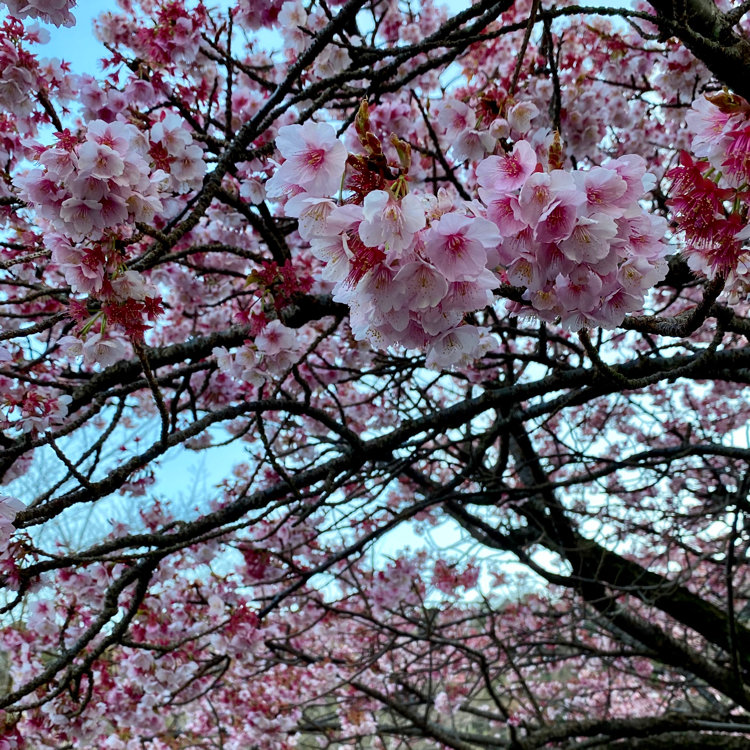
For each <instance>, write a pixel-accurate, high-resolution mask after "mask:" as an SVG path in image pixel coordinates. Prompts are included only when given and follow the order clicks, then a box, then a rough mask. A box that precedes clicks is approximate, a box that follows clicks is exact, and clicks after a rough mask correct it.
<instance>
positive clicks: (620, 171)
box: [267, 103, 667, 368]
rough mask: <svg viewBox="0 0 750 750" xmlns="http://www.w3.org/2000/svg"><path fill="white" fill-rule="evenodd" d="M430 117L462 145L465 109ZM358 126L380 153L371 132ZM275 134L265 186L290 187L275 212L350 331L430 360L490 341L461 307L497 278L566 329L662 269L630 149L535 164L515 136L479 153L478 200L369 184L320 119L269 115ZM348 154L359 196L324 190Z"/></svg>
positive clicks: (643, 286)
mask: <svg viewBox="0 0 750 750" xmlns="http://www.w3.org/2000/svg"><path fill="white" fill-rule="evenodd" d="M459 104H460V103H459ZM534 114H535V108H533V107H527V108H522V107H519V106H517V107H516V108H515V109H514V111H513V113H512V114H511V115H510V117H511V120H512V121H513V122H517V123H518V125H517V128H518V129H521V128H528V122H529V121H530V120H531V119H532V118H533V116H534ZM439 120H442V122H443V127H444V128H446V130H448V131H450V132H453V133H454V135H456V136H459V135H461V136H462V137H463V138H464V145H462V146H461V147H460V148H462V149H465V148H468V146H467V144H468V143H469V142H470V140H471V139H470V138H469V135H470V134H471V132H472V130H473V125H474V124H475V121H474V119H473V115H472V113H471V111H470V110H468V109H467V108H462V107H460V106H458V105H453V106H451V107H448V106H444V107H443V108H442V110H441V113H440V115H439ZM509 127H512V126H509ZM506 130H507V128H506ZM476 132H478V131H476ZM477 138H478V139H479V143H480V144H481V143H482V142H483V141H482V134H478V136H477ZM360 139H361V140H362V142H363V144H364V145H365V148H366V149H370V150H371V152H372V155H375V156H377V155H380V153H381V152H380V151H379V145H378V144H376V141H377V139H376V138H375V137H374V136H373V135H372V133H367V134H365V135H362V134H360ZM373 139H374V140H373ZM277 146H278V148H279V151H280V152H281V155H282V156H283V157H285V161H284V163H283V164H282V165H281V167H280V168H279V169H278V170H277V171H276V173H275V175H274V176H273V177H272V178H271V179H270V180H269V181H268V184H267V193H268V195H269V196H272V197H273V196H276V197H279V196H287V197H289V196H291V197H289V199H288V200H287V202H286V208H285V210H286V213H287V215H289V216H294V217H297V218H298V220H299V230H298V231H299V234H300V235H301V237H302V238H303V239H305V240H307V241H308V242H309V243H310V245H311V248H312V252H313V253H314V254H315V255H316V257H318V258H319V259H320V260H322V261H324V262H325V268H324V270H323V272H322V277H323V279H324V280H326V281H328V282H331V283H333V285H334V286H333V293H334V299H336V300H337V301H339V302H344V303H346V304H348V305H349V307H350V310H351V315H350V322H351V326H352V330H353V332H354V334H355V336H356V337H357V338H359V339H365V338H366V339H368V340H369V341H370V342H371V343H372V344H373V345H375V346H376V347H379V348H383V347H386V346H390V345H400V346H404V347H407V348H417V349H425V350H426V352H427V364H428V366H430V367H436V368H441V367H447V366H453V365H456V364H458V363H461V362H465V361H470V360H472V359H474V358H476V357H477V356H480V355H481V354H482V353H483V352H484V351H486V350H487V348H488V347H490V346H492V340H491V339H490V338H489V337H488V336H487V335H486V334H485V331H484V329H483V328H482V327H480V326H475V325H473V324H469V323H467V322H465V320H464V318H465V316H466V314H467V313H472V312H474V311H477V310H480V309H482V308H484V307H486V306H488V305H491V304H492V302H493V299H494V290H496V289H497V287H499V286H500V284H501V282H503V281H509V282H510V283H512V284H514V285H517V286H520V287H522V288H523V299H524V300H525V304H521V303H513V304H511V306H510V309H511V310H512V311H513V312H515V313H528V312H529V311H533V314H535V315H536V316H538V317H540V318H542V319H544V320H548V321H560V322H561V323H562V324H563V325H564V326H565V327H567V328H569V329H572V330H577V329H579V328H581V327H582V326H604V327H607V328H612V327H615V326H617V325H618V324H620V323H621V322H622V320H623V318H624V316H625V314H626V313H627V312H630V311H633V310H637V309H639V308H641V307H642V306H643V300H644V295H645V294H646V292H647V291H648V290H649V289H650V288H651V287H652V286H653V285H654V284H655V283H656V282H657V281H658V280H660V279H661V278H663V277H664V275H665V274H666V262H665V260H664V257H665V254H666V249H667V248H666V245H665V244H664V242H663V240H662V238H663V235H664V232H665V229H666V223H665V221H664V220H663V219H661V218H659V217H654V216H650V215H648V214H646V213H645V212H644V211H643V209H642V208H641V207H640V205H639V203H638V201H639V199H641V197H642V196H643V194H644V192H646V191H648V190H649V189H650V188H651V187H652V186H653V178H651V177H650V175H648V174H647V172H646V164H645V162H644V160H643V159H642V158H641V157H638V156H633V155H630V156H624V157H621V158H619V159H616V160H613V161H610V162H609V163H606V164H605V165H604V166H601V167H592V168H591V169H588V170H581V171H576V172H573V173H570V172H567V171H564V170H562V169H559V168H551V167H550V166H549V163H548V164H547V165H546V166H545V165H543V164H542V162H541V161H540V158H539V156H538V154H537V151H536V150H535V148H534V147H533V145H532V144H531V143H529V142H528V141H526V140H523V139H519V140H517V141H516V142H515V145H514V146H513V148H512V150H510V151H508V152H502V148H501V146H499V145H498V146H497V149H498V150H500V151H501V154H499V155H491V156H489V157H487V158H485V159H483V160H482V161H481V162H480V163H479V164H478V166H477V168H476V177H477V181H478V190H477V193H478V197H479V199H481V201H479V200H473V201H463V202H461V201H458V200H456V199H455V198H453V197H451V196H450V194H449V193H448V192H447V191H445V190H441V191H439V194H438V196H437V197H435V196H432V195H421V196H420V195H416V194H413V193H409V192H408V181H407V179H406V177H405V176H404V175H401V176H400V177H397V178H396V179H395V180H393V181H392V182H391V183H390V185H389V184H388V181H387V180H385V179H382V178H381V179H379V178H378V177H377V175H376V176H374V177H372V176H371V177H372V179H371V181H370V185H369V187H370V188H374V189H369V190H368V187H367V185H366V183H367V181H368V177H367V176H363V174H362V171H363V167H362V164H363V162H362V159H361V158H359V157H352V158H350V160H349V162H347V160H346V153H345V151H344V148H343V146H342V145H341V144H340V143H339V142H338V141H337V140H336V138H335V133H334V131H333V128H332V127H331V126H329V125H322V124H312V123H306V124H304V125H290V126H286V127H284V128H281V129H280V131H279V136H278V139H277ZM401 148H402V152H403V154H404V166H406V163H407V162H408V156H407V155H406V151H405V150H404V148H403V147H401ZM483 148H484V146H482V149H483ZM376 152H377V153H376ZM548 161H549V160H548ZM347 163H353V164H354V165H355V166H356V168H357V169H358V173H357V175H356V180H355V181H354V182H353V183H352V184H353V185H354V184H356V188H355V189H356V190H357V191H358V192H359V194H360V196H361V198H362V199H361V203H360V201H358V200H357V199H356V197H355V199H354V200H353V201H351V202H346V203H343V204H341V202H340V201H339V202H337V201H334V200H333V199H332V198H331V197H330V194H331V193H332V192H333V191H334V190H336V189H337V188H338V187H339V186H340V185H341V184H342V180H343V178H344V172H345V167H346V164H347ZM364 163H367V162H364Z"/></svg>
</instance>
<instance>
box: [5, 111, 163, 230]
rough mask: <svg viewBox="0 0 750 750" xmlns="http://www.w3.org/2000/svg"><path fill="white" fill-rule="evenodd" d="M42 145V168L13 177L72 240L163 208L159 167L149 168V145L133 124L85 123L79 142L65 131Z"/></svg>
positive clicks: (42, 213)
mask: <svg viewBox="0 0 750 750" xmlns="http://www.w3.org/2000/svg"><path fill="white" fill-rule="evenodd" d="M57 140H58V143H57V145H55V146H50V147H48V148H43V149H40V153H39V156H38V161H39V162H40V164H41V165H42V167H43V169H33V170H30V171H29V172H28V173H27V174H26V175H23V176H21V177H19V178H17V180H16V184H17V185H18V186H19V187H20V188H21V193H22V196H23V197H24V198H25V199H26V200H27V201H28V202H30V203H33V204H34V205H35V207H36V208H37V210H38V212H39V215H40V216H41V217H42V218H44V219H46V220H47V221H48V222H49V223H50V225H51V227H53V228H54V229H55V230H56V231H57V232H60V233H61V234H63V235H64V236H66V237H69V238H70V239H71V240H73V241H76V242H77V241H81V240H88V241H96V240H101V239H103V238H104V237H105V235H112V234H114V232H115V230H116V228H117V227H119V226H121V225H124V224H125V223H126V222H137V221H151V220H152V219H153V218H154V215H155V214H156V212H157V211H160V210H161V208H162V204H161V200H160V198H159V187H160V184H161V183H162V182H163V180H164V179H166V173H164V172H163V171H161V170H156V171H154V172H152V170H151V167H150V165H149V162H148V161H147V158H146V157H147V155H148V145H147V142H146V140H145V138H144V137H143V135H142V134H141V132H140V131H139V130H138V128H136V127H135V126H134V125H130V124H127V123H123V122H112V123H107V122H105V121H103V120H94V121H92V122H90V123H88V127H87V129H86V133H85V135H84V138H83V141H82V142H79V140H78V139H77V138H75V137H74V136H72V135H71V134H70V133H69V132H68V131H64V132H63V133H58V134H57Z"/></svg>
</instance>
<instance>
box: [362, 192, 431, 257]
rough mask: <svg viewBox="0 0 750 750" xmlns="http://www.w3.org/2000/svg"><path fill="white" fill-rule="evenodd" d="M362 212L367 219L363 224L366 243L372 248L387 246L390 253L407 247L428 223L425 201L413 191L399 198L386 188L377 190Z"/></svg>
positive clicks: (397, 252)
mask: <svg viewBox="0 0 750 750" xmlns="http://www.w3.org/2000/svg"><path fill="white" fill-rule="evenodd" d="M362 215H363V217H364V220H363V221H362V223H361V224H360V225H359V236H360V239H361V240H362V242H364V243H365V245H368V246H370V247H372V246H375V245H385V247H386V250H387V252H388V253H389V254H390V253H395V254H400V253H401V252H402V251H404V250H406V248H407V247H409V245H411V242H412V240H413V238H414V235H415V234H416V233H417V232H418V231H419V230H420V229H422V227H424V226H425V212H424V207H423V205H422V202H421V201H420V199H419V198H417V197H416V196H415V195H411V194H409V195H405V196H404V197H403V198H402V199H401V200H400V201H397V200H395V199H394V198H393V196H392V195H389V194H388V193H387V192H386V191H385V190H373V191H372V192H371V193H368V194H367V196H366V197H365V202H364V205H363V207H362Z"/></svg>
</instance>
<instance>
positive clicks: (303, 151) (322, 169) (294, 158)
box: [266, 121, 347, 197]
mask: <svg viewBox="0 0 750 750" xmlns="http://www.w3.org/2000/svg"><path fill="white" fill-rule="evenodd" d="M276 146H277V147H278V149H279V152H280V153H281V155H282V156H283V157H284V159H285V161H284V163H283V164H282V165H281V166H280V167H279V168H278V169H277V170H276V173H275V174H274V175H273V177H271V179H270V180H269V181H268V182H267V183H266V192H267V194H268V195H269V196H271V197H278V196H280V195H284V193H286V192H288V191H289V189H290V188H292V187H297V188H299V190H297V192H300V191H302V190H305V191H307V192H308V193H310V194H311V195H319V196H328V195H331V194H332V193H334V192H336V191H337V190H338V189H339V186H340V185H341V177H342V175H343V174H344V166H345V165H346V158H347V151H346V146H344V144H343V143H341V141H339V140H338V138H336V131H335V130H334V129H333V128H332V127H331V126H330V125H328V124H327V123H316V122H309V121H308V122H306V123H305V124H304V125H285V126H284V127H282V128H279V134H278V136H277V138H276Z"/></svg>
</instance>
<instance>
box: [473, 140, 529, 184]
mask: <svg viewBox="0 0 750 750" xmlns="http://www.w3.org/2000/svg"><path fill="white" fill-rule="evenodd" d="M536 164H537V156H536V152H535V151H534V149H533V147H532V146H531V145H530V144H529V143H527V142H526V141H517V142H516V144H515V146H513V151H511V153H510V154H506V155H505V156H489V157H487V158H486V159H485V160H484V161H483V162H482V163H481V164H480V165H479V166H478V167H477V179H478V180H479V184H480V185H481V186H482V187H483V188H485V189H486V190H492V191H497V192H500V191H505V190H515V189H516V188H520V187H521V186H522V185H523V184H524V183H525V182H526V179H527V178H528V177H529V175H530V174H531V173H532V172H533V171H534V169H535V168H536Z"/></svg>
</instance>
